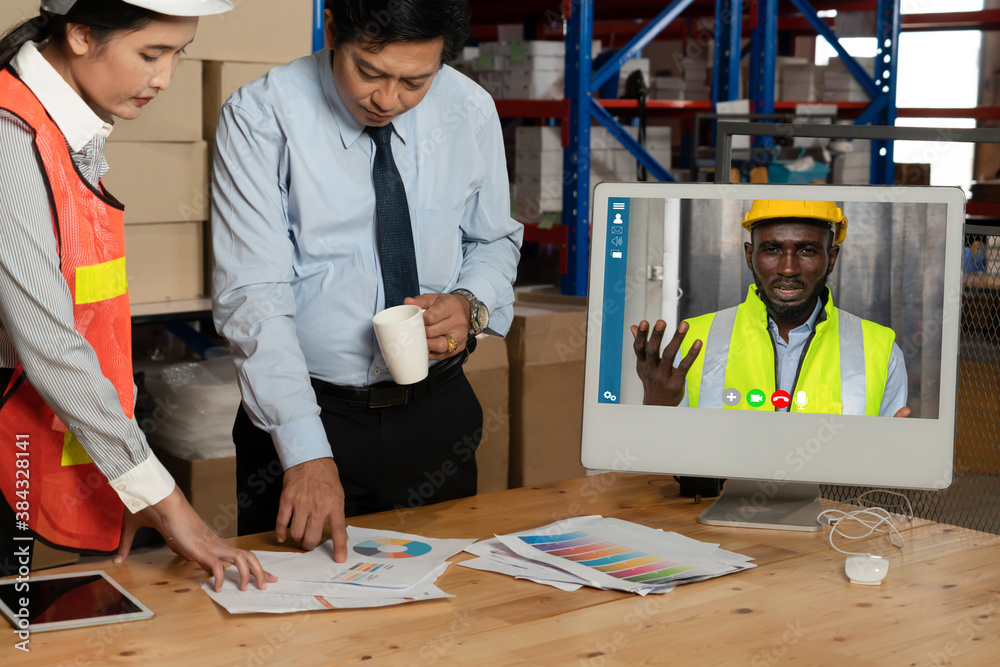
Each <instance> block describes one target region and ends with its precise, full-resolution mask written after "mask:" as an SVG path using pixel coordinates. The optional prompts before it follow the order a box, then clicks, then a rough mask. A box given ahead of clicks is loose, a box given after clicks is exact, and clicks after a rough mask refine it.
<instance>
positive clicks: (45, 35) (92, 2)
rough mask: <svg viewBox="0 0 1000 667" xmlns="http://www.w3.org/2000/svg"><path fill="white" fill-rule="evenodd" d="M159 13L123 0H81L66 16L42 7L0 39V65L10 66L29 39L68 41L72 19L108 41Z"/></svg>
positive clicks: (138, 27)
mask: <svg viewBox="0 0 1000 667" xmlns="http://www.w3.org/2000/svg"><path fill="white" fill-rule="evenodd" d="M157 16H159V14H157V13H156V12H154V11H150V10H148V9H142V8H141V7H136V6H135V5H130V4H128V3H127V2H123V1H122V0H78V2H77V3H76V4H75V5H73V7H72V8H71V9H70V10H69V11H68V12H67V13H66V15H65V16H62V15H60V14H52V13H51V12H46V11H42V12H40V13H39V15H38V16H36V17H35V18H33V19H31V20H29V21H25V22H24V23H21V24H20V25H17V26H15V27H14V28H12V29H10V30H8V31H7V33H6V34H5V35H4V36H3V38H2V39H0V69H3V68H5V67H7V65H9V64H10V61H11V60H12V59H13V58H14V56H15V55H17V52H18V51H20V50H21V47H22V46H24V45H25V44H26V43H27V42H42V41H45V40H50V41H51V42H53V43H61V42H64V41H65V40H66V26H67V25H69V24H70V23H76V24H79V25H85V26H87V27H88V28H90V32H91V34H92V35H93V36H94V39H95V40H96V41H97V42H98V44H105V43H107V42H108V41H109V40H110V39H111V38H112V37H113V36H114V35H115V34H116V33H118V32H128V31H133V30H142V29H143V28H145V27H146V26H147V25H148V24H149V23H150V22H151V21H152V20H153V19H154V18H156V17H157Z"/></svg>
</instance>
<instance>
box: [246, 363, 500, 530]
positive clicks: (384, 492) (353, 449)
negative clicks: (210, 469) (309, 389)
mask: <svg viewBox="0 0 1000 667" xmlns="http://www.w3.org/2000/svg"><path fill="white" fill-rule="evenodd" d="M317 400H318V402H319V406H320V409H321V413H320V418H321V419H322V421H323V427H324V428H325V429H326V434H327V438H328V439H329V441H330V446H331V447H332V449H333V458H334V461H335V462H336V464H337V469H338V471H339V472H340V482H341V484H342V485H343V487H344V494H345V505H344V513H345V515H346V516H356V515H359V514H368V513H372V512H381V511H384V510H392V509H396V510H406V509H410V508H416V507H421V506H423V505H428V504H431V503H439V502H443V501H445V500H452V499H454V498H463V497H465V496H471V495H475V493H476V483H477V475H478V470H477V468H476V449H477V448H478V447H479V441H480V440H481V438H482V433H483V430H482V429H483V410H482V408H481V407H480V405H479V400H478V399H477V398H476V395H475V393H474V392H473V390H472V387H471V386H470V385H469V381H468V380H467V379H466V378H465V374H464V373H463V372H459V373H458V374H457V375H456V376H455V377H454V378H452V379H450V380H448V381H447V382H444V383H442V384H440V385H438V386H437V387H433V388H432V389H430V391H429V393H427V394H424V395H422V396H420V397H419V398H417V399H415V400H413V401H411V402H409V403H407V404H405V405H399V406H394V407H389V408H368V407H362V406H359V405H357V404H355V403H348V402H346V401H341V400H338V399H333V398H329V397H325V396H322V395H319V396H317ZM233 441H234V442H235V443H236V491H237V495H236V498H237V505H238V507H239V522H238V524H239V525H238V530H239V534H240V535H250V534H253V533H262V532H269V531H272V530H274V525H275V523H276V522H277V517H278V502H279V500H280V498H281V488H282V479H283V471H282V467H281V464H280V462H279V461H278V455H277V452H276V451H275V448H274V443H273V442H272V440H271V436H270V434H268V433H267V432H266V431H262V430H260V429H258V428H257V427H255V426H254V425H253V423H251V421H250V418H249V417H248V416H247V414H246V412H245V411H244V409H243V407H242V406H240V411H239V413H238V414H237V416H236V423H235V424H234V426H233Z"/></svg>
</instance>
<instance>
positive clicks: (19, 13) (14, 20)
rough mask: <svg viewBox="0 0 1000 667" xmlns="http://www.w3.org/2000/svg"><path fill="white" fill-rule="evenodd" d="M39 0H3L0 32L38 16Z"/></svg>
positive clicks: (0, 6) (0, 13)
mask: <svg viewBox="0 0 1000 667" xmlns="http://www.w3.org/2000/svg"><path fill="white" fill-rule="evenodd" d="M38 7H39V2H38V0H3V2H2V3H0V34H4V33H6V32H7V31H8V30H10V29H11V28H13V27H15V26H18V25H20V24H22V23H24V22H25V21H27V20H29V19H33V18H35V17H37V16H38V14H39V12H38Z"/></svg>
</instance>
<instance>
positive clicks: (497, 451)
mask: <svg viewBox="0 0 1000 667" xmlns="http://www.w3.org/2000/svg"><path fill="white" fill-rule="evenodd" d="M508 371H509V366H508V363H507V345H506V343H504V340H503V338H498V337H497V336H481V337H480V338H479V341H478V342H477V344H476V351H475V352H474V353H473V354H472V356H470V357H469V359H468V361H466V362H465V377H466V378H468V380H469V384H471V385H472V389H473V391H475V392H476V397H477V398H478V399H479V404H480V405H481V406H482V407H483V439H482V441H481V442H480V443H479V450H478V451H477V452H476V463H477V464H478V466H479V493H493V492H494V491H504V490H505V489H507V488H508V487H507V476H508V473H509V470H510V409H509V408H510V389H509V381H508Z"/></svg>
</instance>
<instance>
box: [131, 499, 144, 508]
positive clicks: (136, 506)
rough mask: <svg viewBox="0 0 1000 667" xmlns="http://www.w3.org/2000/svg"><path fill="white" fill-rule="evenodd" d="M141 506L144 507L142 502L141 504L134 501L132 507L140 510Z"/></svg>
mask: <svg viewBox="0 0 1000 667" xmlns="http://www.w3.org/2000/svg"><path fill="white" fill-rule="evenodd" d="M141 505H142V503H141V502H139V501H138V500H133V501H132V507H134V508H135V509H139V507H140V506H141Z"/></svg>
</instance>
